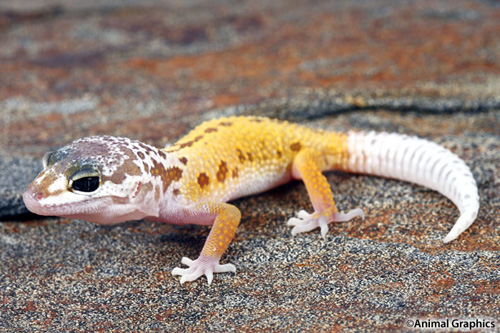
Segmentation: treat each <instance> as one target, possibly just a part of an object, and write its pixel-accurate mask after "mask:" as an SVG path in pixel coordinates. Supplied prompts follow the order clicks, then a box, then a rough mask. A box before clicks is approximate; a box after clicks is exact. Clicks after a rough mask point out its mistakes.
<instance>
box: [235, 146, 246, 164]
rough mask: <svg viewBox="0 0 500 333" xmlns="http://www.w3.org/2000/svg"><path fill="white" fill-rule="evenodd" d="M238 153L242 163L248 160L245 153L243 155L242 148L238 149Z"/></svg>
mask: <svg viewBox="0 0 500 333" xmlns="http://www.w3.org/2000/svg"><path fill="white" fill-rule="evenodd" d="M236 155H237V156H238V159H239V160H240V163H243V162H245V160H246V158H245V155H243V152H242V151H241V150H240V149H236Z"/></svg>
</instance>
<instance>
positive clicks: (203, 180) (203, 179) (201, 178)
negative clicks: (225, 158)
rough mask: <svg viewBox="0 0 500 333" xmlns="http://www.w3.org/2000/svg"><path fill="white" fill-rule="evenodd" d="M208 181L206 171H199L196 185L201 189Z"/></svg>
mask: <svg viewBox="0 0 500 333" xmlns="http://www.w3.org/2000/svg"><path fill="white" fill-rule="evenodd" d="M209 182H210V179H209V178H208V176H207V174H206V173H200V175H199V176H198V185H200V187H201V188H202V189H203V188H204V187H205V186H207V185H208V183H209Z"/></svg>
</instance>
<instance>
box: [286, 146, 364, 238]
mask: <svg viewBox="0 0 500 333" xmlns="http://www.w3.org/2000/svg"><path fill="white" fill-rule="evenodd" d="M323 164H325V162H324V159H323V157H322V156H321V155H320V154H319V153H317V152H314V151H311V150H303V151H301V152H299V153H298V154H297V156H295V158H294V160H293V166H292V175H293V177H294V178H297V179H302V180H303V181H304V184H305V185H306V189H307V193H308V194H309V198H310V199H311V202H312V205H313V208H314V213H312V214H309V213H307V212H306V211H305V210H301V211H299V213H298V214H297V217H292V218H291V219H289V220H288V222H287V224H288V225H291V226H294V228H293V229H292V235H296V234H298V233H301V232H307V231H310V230H313V229H316V228H318V227H319V228H320V229H321V236H323V238H324V237H325V236H326V234H327V232H328V223H330V222H346V221H349V220H351V219H352V218H354V217H358V216H359V217H361V218H364V216H365V215H364V213H363V210H361V209H359V208H357V209H353V210H351V211H349V212H348V213H346V214H344V213H339V211H338V209H337V206H336V205H335V201H333V194H332V190H331V189H330V184H328V181H327V180H326V177H325V176H324V175H323V174H322V173H321V170H322V169H324V168H325V165H323Z"/></svg>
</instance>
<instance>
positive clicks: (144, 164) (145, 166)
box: [142, 162, 149, 173]
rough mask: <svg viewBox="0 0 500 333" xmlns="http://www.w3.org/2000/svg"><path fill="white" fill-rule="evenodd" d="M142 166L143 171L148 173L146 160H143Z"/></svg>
mask: <svg viewBox="0 0 500 333" xmlns="http://www.w3.org/2000/svg"><path fill="white" fill-rule="evenodd" d="M142 166H143V167H144V172H146V173H149V165H148V164H147V163H146V162H143V163H142Z"/></svg>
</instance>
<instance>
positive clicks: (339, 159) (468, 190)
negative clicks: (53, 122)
mask: <svg viewBox="0 0 500 333" xmlns="http://www.w3.org/2000/svg"><path fill="white" fill-rule="evenodd" d="M43 166H44V169H43V171H41V173H40V174H39V175H38V176H37V177H36V178H35V180H33V182H32V183H31V184H29V185H28V187H27V189H26V191H25V193H24V194H23V199H24V202H25V204H26V206H27V208H28V209H29V210H30V211H31V212H33V213H36V214H40V215H51V216H62V217H69V218H75V219H84V220H87V221H90V222H94V223H99V224H114V223H119V222H124V221H127V220H137V219H143V218H147V219H150V220H153V221H159V222H167V223H172V224H198V225H212V228H211V230H210V233H209V235H208V238H207V240H206V242H205V245H204V247H203V249H202V251H201V254H200V255H199V257H198V258H197V259H196V260H191V259H189V258H186V257H184V258H182V261H181V262H182V263H183V264H185V265H186V266H188V268H178V267H177V268H174V269H173V271H172V274H174V275H180V276H181V279H180V282H181V284H182V283H184V282H186V281H193V280H196V279H197V278H199V277H201V276H203V275H205V276H206V278H207V280H208V284H210V283H211V282H212V279H213V273H220V272H235V271H236V268H235V266H234V265H232V264H220V263H219V261H220V258H221V256H222V254H223V253H224V251H225V250H226V248H227V247H228V246H229V243H230V242H231V240H232V239H233V237H234V235H235V232H236V228H237V227H238V224H239V223H240V218H241V213H240V211H239V210H238V208H236V207H235V206H234V205H232V204H230V203H227V202H228V201H231V200H233V199H236V198H240V197H243V196H247V195H252V194H256V193H260V192H263V191H266V190H269V189H271V188H274V187H276V186H279V185H281V184H284V183H286V182H288V181H290V180H292V179H301V180H302V181H303V182H304V183H305V187H306V190H307V193H308V195H309V198H310V200H311V202H312V206H313V209H314V211H313V212H312V213H307V212H306V211H304V210H301V211H299V212H298V214H297V217H292V218H290V219H289V220H288V222H287V224H288V225H291V226H293V229H292V235H296V234H297V233H301V232H307V231H310V230H312V229H315V228H320V231H321V235H322V236H323V237H324V236H325V235H326V233H327V231H328V224H329V223H331V222H339V221H349V220H351V219H352V218H355V217H361V218H363V217H364V214H363V211H362V210H361V209H359V208H357V209H353V210H351V211H349V212H347V213H341V212H339V211H338V209H337V207H336V205H335V202H334V200H333V195H332V191H331V189H330V184H329V183H328V182H327V179H326V178H325V176H324V175H323V174H322V172H323V171H327V170H341V171H346V172H354V173H362V174H370V175H378V176H383V177H389V178H395V179H400V180H404V181H408V182H413V183H416V184H420V185H423V186H425V187H428V188H430V189H433V190H436V191H438V192H440V193H441V194H443V195H444V196H446V197H447V198H449V199H450V200H451V201H452V202H453V203H454V204H455V205H456V206H457V207H458V209H459V211H460V217H459V218H458V220H457V222H456V223H455V225H454V226H453V228H452V229H451V231H450V232H449V233H448V235H447V236H446V237H445V238H444V239H443V241H444V242H445V243H446V242H449V241H451V240H453V239H455V238H457V237H458V236H459V235H460V234H461V233H462V232H463V231H464V230H466V229H467V228H468V227H469V226H470V225H471V224H472V223H473V222H474V220H475V219H476V216H477V213H478V210H479V196H478V190H477V186H476V182H475V180H474V178H473V176H472V173H471V171H470V169H469V168H468V167H467V165H466V164H465V163H464V162H463V160H461V159H460V158H459V157H458V156H456V155H455V154H453V153H452V152H450V151H449V150H447V149H445V148H443V147H442V146H440V145H438V144H436V143H433V142H430V141H427V140H424V139H420V138H416V137H410V136H406V135H400V134H389V133H384V132H382V133H375V132H349V133H336V132H328V131H323V130H315V129H311V128H308V127H304V126H301V125H298V124H294V123H289V122H286V121H279V120H274V119H268V118H261V117H243V116H239V117H227V118H220V119H214V120H211V121H207V122H204V123H202V124H201V125H199V126H198V127H196V128H195V129H193V130H192V131H191V132H190V133H188V134H187V135H186V136H185V137H183V138H182V139H180V140H179V141H178V142H176V143H174V144H172V145H169V146H167V147H165V148H164V149H158V148H155V147H153V146H150V145H148V144H145V143H142V142H139V141H136V140H132V139H128V138H122V137H111V136H92V137H87V138H83V139H79V140H76V141H73V142H72V143H70V144H69V145H67V146H65V147H63V148H60V149H58V150H56V151H54V152H49V153H47V154H46V155H45V156H44V158H43Z"/></svg>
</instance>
